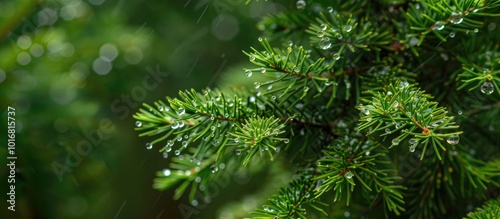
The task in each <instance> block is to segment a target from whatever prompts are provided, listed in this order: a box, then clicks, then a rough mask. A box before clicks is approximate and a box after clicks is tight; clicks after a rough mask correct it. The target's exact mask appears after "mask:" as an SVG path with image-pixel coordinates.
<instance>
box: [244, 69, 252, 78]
mask: <svg viewBox="0 0 500 219" xmlns="http://www.w3.org/2000/svg"><path fill="white" fill-rule="evenodd" d="M245 76H247V77H252V71H250V70H249V69H247V70H245Z"/></svg>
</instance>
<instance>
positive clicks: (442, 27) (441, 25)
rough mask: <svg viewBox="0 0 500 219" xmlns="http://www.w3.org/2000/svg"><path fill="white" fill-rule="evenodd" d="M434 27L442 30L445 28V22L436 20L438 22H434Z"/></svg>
mask: <svg viewBox="0 0 500 219" xmlns="http://www.w3.org/2000/svg"><path fill="white" fill-rule="evenodd" d="M432 29H433V30H442V29H444V24H443V22H442V21H436V23H434V26H432Z"/></svg>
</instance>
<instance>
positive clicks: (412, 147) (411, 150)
mask: <svg viewBox="0 0 500 219" xmlns="http://www.w3.org/2000/svg"><path fill="white" fill-rule="evenodd" d="M415 148H416V146H413V145H412V146H410V148H409V150H410V152H412V153H413V152H415Z"/></svg>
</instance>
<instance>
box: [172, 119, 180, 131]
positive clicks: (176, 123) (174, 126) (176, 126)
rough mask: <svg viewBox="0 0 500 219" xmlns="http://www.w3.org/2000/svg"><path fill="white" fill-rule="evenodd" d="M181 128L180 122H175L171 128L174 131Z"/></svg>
mask: <svg viewBox="0 0 500 219" xmlns="http://www.w3.org/2000/svg"><path fill="white" fill-rule="evenodd" d="M179 126H180V123H179V122H178V121H174V122H173V123H172V125H171V126H170V127H171V128H172V129H177V128H179Z"/></svg>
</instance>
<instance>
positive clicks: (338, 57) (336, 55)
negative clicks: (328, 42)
mask: <svg viewBox="0 0 500 219" xmlns="http://www.w3.org/2000/svg"><path fill="white" fill-rule="evenodd" d="M332 58H333V60H339V59H340V54H339V53H335V54H333V56H332Z"/></svg>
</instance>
